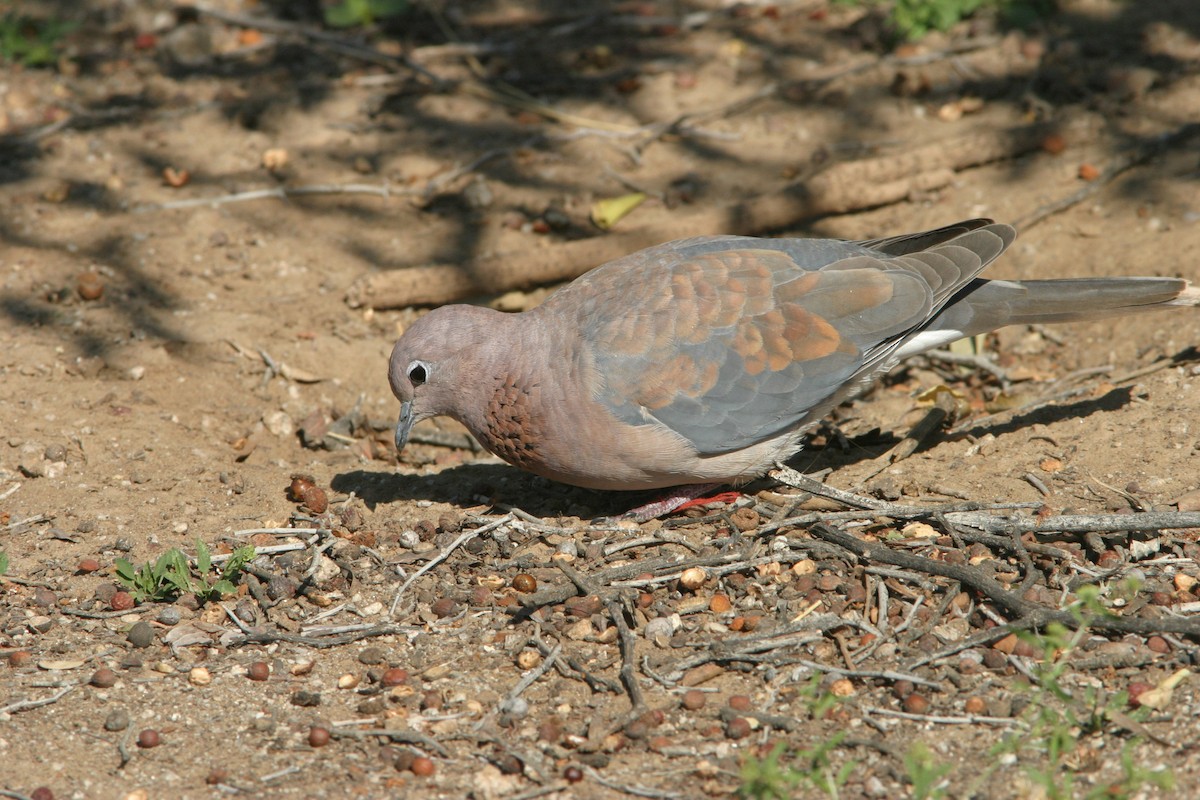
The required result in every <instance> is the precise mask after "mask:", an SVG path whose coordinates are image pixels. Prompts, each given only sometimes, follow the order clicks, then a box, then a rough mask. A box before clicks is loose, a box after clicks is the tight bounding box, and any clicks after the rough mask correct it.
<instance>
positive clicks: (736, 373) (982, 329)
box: [388, 219, 1200, 489]
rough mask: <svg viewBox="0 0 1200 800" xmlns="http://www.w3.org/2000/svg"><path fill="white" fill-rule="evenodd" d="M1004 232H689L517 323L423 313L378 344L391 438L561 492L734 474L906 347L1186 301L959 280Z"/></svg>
mask: <svg viewBox="0 0 1200 800" xmlns="http://www.w3.org/2000/svg"><path fill="white" fill-rule="evenodd" d="M1015 237H1016V232H1015V231H1014V230H1013V228H1012V227H1010V226H1008V225H1003V224H998V223H993V222H992V221H990V220H986V219H976V220H969V221H967V222H960V223H958V224H956V225H950V226H948V227H945V228H939V229H938V230H934V231H927V232H924V233H914V234H909V235H906V236H896V237H893V238H888V239H875V240H871V241H863V242H848V241H841V240H835V239H757V238H750V237H744V236H702V237H696V238H692V239H683V240H680V241H676V242H669V243H667V244H663V245H659V246H657V247H651V248H649V249H646V250H642V251H640V252H637V253H634V254H632V255H629V256H626V257H624V258H621V259H618V260H616V261H613V262H610V263H608V264H605V265H604V266H601V267H598V268H596V269H594V270H592V271H591V272H588V273H587V274H585V275H583V276H582V277H580V278H579V279H578V280H576V281H575V282H574V283H572V284H570V285H568V286H566V287H564V288H562V289H560V290H559V291H557V292H556V293H555V294H553V295H552V296H551V297H550V298H549V299H547V300H546V302H545V303H543V304H542V305H541V306H539V307H537V308H534V309H532V310H530V311H525V312H523V313H520V314H505V313H501V312H498V311H493V310H490V309H487V308H480V307H476V306H467V305H453V306H445V307H442V308H438V309H435V310H434V311H431V312H430V313H429V314H427V315H425V316H424V317H422V318H420V319H419V320H417V321H416V322H415V323H413V325H412V326H411V327H410V328H409V329H408V330H407V331H405V333H404V335H403V336H401V337H400V340H399V341H398V342H397V343H396V346H395V349H393V351H392V356H391V362H390V365H389V370H388V378H389V380H390V382H391V387H392V391H393V392H394V393H395V394H396V397H398V398H399V399H400V409H401V410H400V420H399V423H398V424H397V426H396V446H397V448H403V447H404V444H405V442H406V441H407V440H408V435H409V431H410V430H411V428H412V426H413V424H415V423H417V422H420V421H421V420H423V419H427V418H429V417H434V416H439V415H445V416H449V417H452V418H454V419H456V420H458V421H459V422H461V423H462V424H463V425H465V426H466V427H467V429H468V430H470V431H471V433H472V434H474V435H475V437H476V438H477V439H478V440H479V441H480V442H481V443H482V444H483V446H484V447H486V448H487V449H488V450H490V451H491V452H492V453H495V454H496V455H498V456H500V457H501V458H503V459H504V460H505V461H507V462H509V463H510V464H513V465H514V466H517V467H520V468H521V469H525V470H528V471H530V472H533V473H536V474H538V475H542V476H544V477H547V478H552V479H554V480H556V481H562V482H564V483H570V484H575V485H577V486H586V487H590V488H595V489H652V488H663V487H672V486H679V485H683V484H700V483H704V484H709V483H735V484H736V483H741V482H745V481H747V480H749V479H751V478H754V477H756V476H758V475H761V474H762V473H764V472H765V471H766V470H767V469H769V468H770V467H771V466H772V465H773V464H775V462H777V461H782V460H785V459H787V458H788V457H789V456H790V455H792V454H793V453H795V452H796V451H797V450H798V449H799V448H800V441H801V438H802V436H803V434H804V433H805V431H806V430H808V429H809V428H811V427H812V426H814V425H815V424H816V423H817V422H818V421H820V419H821V418H822V417H823V416H824V415H825V414H826V413H827V412H828V411H829V410H830V409H831V408H833V407H834V406H835V405H837V404H838V403H841V402H843V401H845V400H847V399H849V398H852V397H853V396H855V395H856V394H859V393H860V392H862V391H863V390H864V389H866V388H867V387H868V386H869V385H870V383H871V382H872V381H873V380H874V379H875V378H877V377H878V376H879V375H881V374H883V373H885V372H887V371H888V370H890V369H891V368H892V367H893V366H894V365H895V364H896V363H897V362H898V361H899V360H900V359H902V358H904V357H906V356H910V355H913V354H916V353H921V352H924V351H926V350H930V349H933V348H936V347H941V346H943V345H946V344H948V343H950V342H952V341H954V340H956V339H961V338H963V337H968V336H974V335H976V334H981V333H987V332H989V331H993V330H995V329H997V328H1000V327H1003V326H1005V325H1014V324H1033V323H1047V322H1066V321H1070V320H1080V319H1093V318H1096V317H1104V316H1108V315H1115V314H1123V313H1129V312H1133V311H1141V310H1148V309H1154V308H1160V307H1165V306H1192V305H1200V290H1197V289H1193V288H1191V286H1190V285H1189V284H1188V282H1187V281H1185V280H1181V279H1177V278H1096V279H1080V280H1037V281H1002V280H983V279H980V278H977V277H976V276H977V275H978V274H979V273H980V272H981V271H982V270H983V268H984V267H986V266H987V265H988V264H990V263H991V262H992V261H993V260H994V259H995V258H996V257H997V256H999V255H1000V254H1001V253H1002V252H1004V249H1005V248H1006V247H1008V246H1009V245H1010V244H1012V242H1013V239H1014V238H1015Z"/></svg>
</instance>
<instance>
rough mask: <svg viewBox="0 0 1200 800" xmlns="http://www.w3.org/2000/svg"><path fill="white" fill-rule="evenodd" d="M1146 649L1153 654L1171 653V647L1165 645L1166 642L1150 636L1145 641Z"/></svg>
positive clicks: (1161, 638)
mask: <svg viewBox="0 0 1200 800" xmlns="http://www.w3.org/2000/svg"><path fill="white" fill-rule="evenodd" d="M1146 647H1148V648H1150V650H1151V651H1152V652H1155V653H1169V652H1171V645H1169V644H1167V640H1166V639H1164V638H1163V637H1161V636H1151V637H1150V638H1149V639H1147V640H1146Z"/></svg>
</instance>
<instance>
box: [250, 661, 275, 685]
mask: <svg viewBox="0 0 1200 800" xmlns="http://www.w3.org/2000/svg"><path fill="white" fill-rule="evenodd" d="M246 677H248V678H249V679H250V680H252V681H265V680H266V679H267V678H269V677H271V666H270V665H269V664H267V662H265V661H255V662H254V663H253V664H251V665H250V666H249V667H247V668H246Z"/></svg>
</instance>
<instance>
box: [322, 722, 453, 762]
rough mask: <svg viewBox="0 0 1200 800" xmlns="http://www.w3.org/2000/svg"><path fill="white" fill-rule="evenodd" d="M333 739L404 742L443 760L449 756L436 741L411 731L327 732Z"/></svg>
mask: <svg viewBox="0 0 1200 800" xmlns="http://www.w3.org/2000/svg"><path fill="white" fill-rule="evenodd" d="M329 734H330V736H332V737H333V738H334V739H373V738H379V739H391V740H392V741H393V742H404V743H405V744H419V745H421V746H422V747H425V748H428V749H429V750H432V751H433V752H435V753H437V754H438V755H439V756H442V757H443V758H445V757H447V756H449V755H450V751H448V750H447V749H446V748H445V747H443V746H442V745H441V744H439V743H438V741H437V740H436V739H431V738H429V737H428V736H425V735H424V734H420V733H417V732H416V731H413V730H394V729H392V728H369V729H366V730H346V729H343V728H335V729H333V730H331V731H330V732H329Z"/></svg>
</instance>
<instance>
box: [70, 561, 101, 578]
mask: <svg viewBox="0 0 1200 800" xmlns="http://www.w3.org/2000/svg"><path fill="white" fill-rule="evenodd" d="M98 569H100V562H99V561H97V560H96V559H94V558H81V559H79V563H78V564H76V565H75V571H76V572H78V573H79V574H80V575H87V574H88V573H90V572H95V571H96V570H98Z"/></svg>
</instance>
